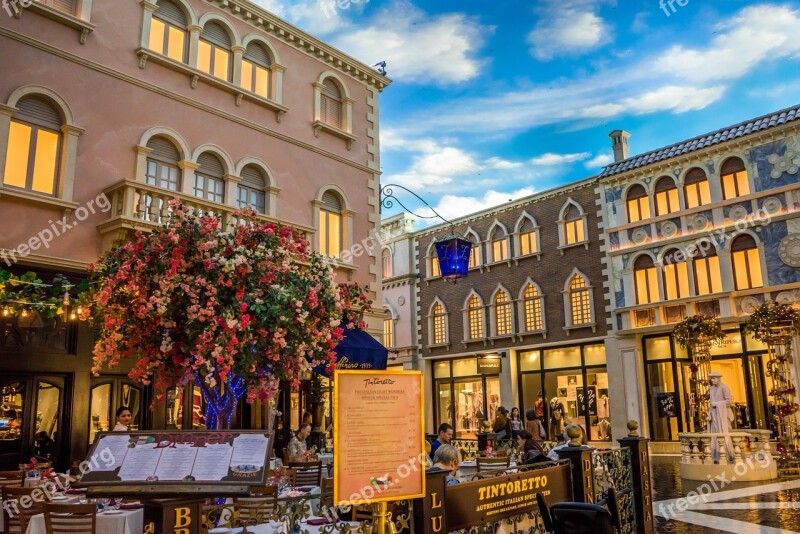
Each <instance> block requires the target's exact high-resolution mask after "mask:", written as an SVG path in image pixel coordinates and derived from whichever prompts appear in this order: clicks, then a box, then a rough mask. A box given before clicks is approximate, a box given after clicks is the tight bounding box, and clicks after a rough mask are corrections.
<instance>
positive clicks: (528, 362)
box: [519, 350, 541, 371]
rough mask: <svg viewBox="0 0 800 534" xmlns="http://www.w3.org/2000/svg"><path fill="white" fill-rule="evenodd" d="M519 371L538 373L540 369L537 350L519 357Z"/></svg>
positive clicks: (539, 358)
mask: <svg viewBox="0 0 800 534" xmlns="http://www.w3.org/2000/svg"><path fill="white" fill-rule="evenodd" d="M519 369H520V371H538V370H539V369H541V357H540V354H539V351H538V350H533V351H530V352H523V353H521V354H520V355H519Z"/></svg>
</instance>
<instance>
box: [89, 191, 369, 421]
mask: <svg viewBox="0 0 800 534" xmlns="http://www.w3.org/2000/svg"><path fill="white" fill-rule="evenodd" d="M171 210H172V218H171V220H170V221H169V223H168V224H167V225H165V226H162V227H160V228H157V229H155V230H154V231H153V232H152V233H149V234H143V233H141V232H138V233H137V234H136V235H135V238H134V239H133V240H132V241H130V242H127V243H124V244H122V245H119V246H117V247H116V248H114V249H112V250H111V251H110V252H108V253H107V254H106V255H105V256H104V257H102V258H101V259H100V260H99V262H98V263H97V264H96V265H93V266H90V271H91V272H92V274H93V276H94V278H95V279H96V281H97V282H98V283H97V284H96V285H95V287H93V289H92V294H93V295H92V296H93V298H94V300H95V309H94V312H95V317H96V319H97V320H98V322H99V324H100V327H101V328H100V338H99V340H98V341H97V343H96V345H95V348H94V367H93V369H92V371H93V372H94V373H99V371H100V370H101V368H102V367H103V365H107V366H109V367H113V366H115V365H117V364H118V363H119V362H120V361H121V360H122V359H124V358H134V359H136V364H135V366H134V368H133V370H131V371H130V373H129V377H130V378H132V379H134V380H136V381H138V382H140V383H142V384H150V383H151V382H152V383H153V384H154V386H155V390H156V393H157V398H158V399H162V398H163V395H164V392H165V390H166V389H167V388H169V387H172V386H175V385H180V386H184V385H188V384H190V383H196V384H198V385H199V386H200V387H201V389H202V391H203V395H204V397H205V399H206V401H207V403H208V405H209V408H210V409H209V412H207V417H206V425H207V426H208V427H209V428H211V427H213V426H217V427H220V426H227V425H229V424H230V418H231V416H232V414H233V412H234V408H235V406H236V403H237V401H238V399H239V398H240V397H241V396H243V395H244V394H245V393H246V394H247V400H248V401H252V400H254V399H256V398H259V399H261V400H267V399H270V398H272V397H273V396H274V395H275V393H276V392H277V390H278V387H279V383H280V381H288V382H290V383H292V385H293V386H295V387H296V386H297V385H299V377H300V375H301V373H303V372H304V371H309V370H311V369H313V368H314V367H316V366H318V365H324V366H326V367H328V368H329V369H330V368H332V367H333V366H334V364H335V361H336V356H335V353H334V351H333V348H334V347H335V346H336V345H337V343H338V342H339V340H341V339H342V337H343V330H342V328H341V327H340V324H341V318H342V316H343V314H344V313H345V312H347V311H348V310H350V309H351V308H369V304H370V303H369V301H368V299H367V297H366V295H365V292H364V290H363V289H362V288H361V287H360V286H358V285H357V284H342V285H337V284H335V283H334V281H333V277H332V272H331V269H330V267H329V266H328V264H327V263H326V262H325V261H324V259H323V257H322V256H320V255H319V254H317V253H315V252H312V251H311V250H310V247H309V244H308V242H307V241H306V240H305V238H304V237H303V235H302V234H301V233H300V232H299V231H297V230H295V229H294V228H291V227H289V226H280V225H277V224H274V223H264V222H261V221H258V220H257V219H256V217H255V216H256V214H255V212H252V211H240V212H237V213H236V214H235V215H236V217H237V219H238V220H239V221H240V223H241V224H239V225H237V226H235V227H234V228H233V229H232V230H231V231H221V230H220V222H219V220H218V219H216V218H215V217H213V216H198V215H195V214H193V213H192V212H191V209H190V208H187V207H184V206H182V205H181V204H180V203H178V202H177V201H173V203H172V204H171Z"/></svg>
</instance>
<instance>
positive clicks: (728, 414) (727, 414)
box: [708, 371, 734, 463]
mask: <svg viewBox="0 0 800 534" xmlns="http://www.w3.org/2000/svg"><path fill="white" fill-rule="evenodd" d="M708 377H709V378H710V379H711V387H710V388H709V389H708V397H709V398H708V432H709V433H723V434H727V433H728V432H730V430H731V423H733V408H731V406H732V405H733V397H731V390H730V388H729V387H728V386H726V385H725V384H723V383H722V380H721V378H722V373H720V372H718V371H714V372H713V373H711V374H709V375H708ZM733 452H734V451H733V441H732V440H731V437H730V435H726V436H725V454H726V455H727V457H728V463H732V462H733V459H734V455H733ZM711 457H712V459H713V460H714V463H719V443H718V442H717V438H716V437H713V438H711Z"/></svg>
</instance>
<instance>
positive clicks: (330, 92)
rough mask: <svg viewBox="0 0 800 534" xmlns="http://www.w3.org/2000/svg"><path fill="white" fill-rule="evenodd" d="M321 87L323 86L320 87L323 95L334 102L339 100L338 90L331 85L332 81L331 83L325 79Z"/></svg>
mask: <svg viewBox="0 0 800 534" xmlns="http://www.w3.org/2000/svg"><path fill="white" fill-rule="evenodd" d="M322 85H323V87H322V94H323V95H325V96H327V97H330V98H333V99H334V100H341V98H342V95H341V93H340V92H339V88H338V87H336V84H335V83H333V81H331V80H330V79H326V80H325V81H324V82H322Z"/></svg>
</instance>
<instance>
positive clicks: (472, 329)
mask: <svg viewBox="0 0 800 534" xmlns="http://www.w3.org/2000/svg"><path fill="white" fill-rule="evenodd" d="M467 321H468V323H469V324H468V325H467V326H468V328H467V332H469V338H470V339H481V338H484V337H486V336H485V334H484V329H483V305H482V304H481V299H479V298H478V297H477V295H472V296H470V298H469V300H468V301H467Z"/></svg>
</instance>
